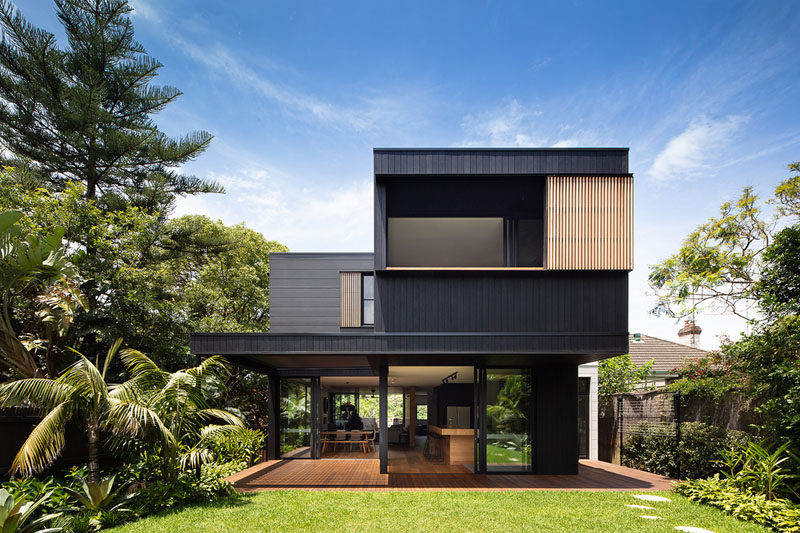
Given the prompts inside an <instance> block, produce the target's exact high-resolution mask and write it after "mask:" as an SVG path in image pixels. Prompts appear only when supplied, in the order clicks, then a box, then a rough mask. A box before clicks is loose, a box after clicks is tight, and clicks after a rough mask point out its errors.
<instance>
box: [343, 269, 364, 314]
mask: <svg viewBox="0 0 800 533" xmlns="http://www.w3.org/2000/svg"><path fill="white" fill-rule="evenodd" d="M339 326H340V327H343V328H358V327H361V272H339Z"/></svg>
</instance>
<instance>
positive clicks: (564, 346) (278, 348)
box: [190, 332, 628, 364]
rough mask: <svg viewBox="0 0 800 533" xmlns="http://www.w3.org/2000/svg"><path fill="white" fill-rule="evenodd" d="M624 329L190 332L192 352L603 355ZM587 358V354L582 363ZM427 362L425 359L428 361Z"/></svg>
mask: <svg viewBox="0 0 800 533" xmlns="http://www.w3.org/2000/svg"><path fill="white" fill-rule="evenodd" d="M627 346H628V334H627V333H626V332H622V333H613V332H609V333H602V332H589V333H583V332H565V333H548V332H538V333H527V334H526V333H508V334H499V333H496V334H488V333H487V334H480V333H478V334H466V333H451V334H446V333H439V334H403V333H394V334H392V333H385V334H384V333H373V334H369V335H357V334H342V333H339V334H309V333H306V334H297V335H292V334H277V333H192V336H191V339H190V348H191V351H192V353H193V354H195V355H275V354H289V355H292V354H295V355H300V354H331V355H339V354H364V355H376V354H488V353H500V354H534V355H535V354H542V355H550V354H605V355H609V354H611V355H619V354H622V353H625V352H626V350H627ZM590 360H593V359H588V360H587V361H583V362H588V361H590ZM428 364H430V363H428Z"/></svg>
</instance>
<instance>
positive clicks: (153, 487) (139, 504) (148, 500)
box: [134, 462, 246, 516]
mask: <svg viewBox="0 0 800 533" xmlns="http://www.w3.org/2000/svg"><path fill="white" fill-rule="evenodd" d="M245 466H246V465H245V464H244V463H235V462H231V463H224V464H217V463H206V464H204V465H203V466H202V473H201V475H200V479H197V476H196V475H195V473H194V472H182V473H181V474H179V475H178V477H177V479H175V480H174V481H171V482H167V483H165V482H164V481H162V480H161V479H155V480H153V481H148V482H146V483H144V484H143V485H142V487H141V488H140V489H139V491H138V495H137V497H136V499H135V500H134V506H135V508H134V510H135V512H136V513H137V514H138V515H139V516H144V515H148V514H151V513H154V512H156V511H160V510H163V509H169V508H171V507H174V506H176V505H181V504H186V503H196V502H208V501H211V500H214V499H217V498H219V497H224V496H230V495H232V494H234V493H235V492H236V491H235V490H234V488H233V485H232V484H231V483H228V482H227V481H225V480H224V478H226V477H228V476H230V475H231V474H235V473H236V472H239V471H241V470H242V469H244V468H245Z"/></svg>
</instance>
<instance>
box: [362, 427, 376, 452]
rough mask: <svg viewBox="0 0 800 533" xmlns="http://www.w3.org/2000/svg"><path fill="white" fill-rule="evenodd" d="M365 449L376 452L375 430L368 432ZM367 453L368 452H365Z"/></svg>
mask: <svg viewBox="0 0 800 533" xmlns="http://www.w3.org/2000/svg"><path fill="white" fill-rule="evenodd" d="M365 440H366V444H365V448H366V449H367V450H369V451H371V452H372V451H375V430H374V429H373V430H372V431H369V432H367V438H366V439H365ZM364 453H366V450H365V451H364Z"/></svg>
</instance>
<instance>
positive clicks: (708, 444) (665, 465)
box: [623, 422, 746, 479]
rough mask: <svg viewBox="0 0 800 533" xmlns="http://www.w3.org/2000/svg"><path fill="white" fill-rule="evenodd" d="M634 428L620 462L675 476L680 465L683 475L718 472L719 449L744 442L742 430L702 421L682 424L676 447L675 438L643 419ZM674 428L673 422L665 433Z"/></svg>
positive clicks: (700, 475)
mask: <svg viewBox="0 0 800 533" xmlns="http://www.w3.org/2000/svg"><path fill="white" fill-rule="evenodd" d="M658 428H659V429H660V428H661V427H660V426H658ZM635 431H636V433H635V434H633V435H630V436H629V437H628V438H627V439H626V440H625V444H624V453H623V465H625V466H629V467H631V468H638V469H640V470H646V471H647V472H653V473H654V474H660V475H662V476H670V477H678V471H679V467H680V476H681V477H683V478H686V479H694V478H705V477H709V476H711V475H713V474H715V473H717V472H719V471H720V468H721V466H720V464H719V462H718V461H720V460H721V459H723V456H722V454H721V452H720V450H721V449H729V448H732V447H738V446H740V445H742V444H743V443H744V442H746V436H745V434H744V433H742V432H740V431H727V430H725V429H723V428H719V427H716V426H711V425H709V424H704V423H702V422H684V423H683V424H681V440H680V443H679V444H678V449H677V450H676V449H675V438H674V437H673V436H672V435H670V434H667V435H665V434H664V432H663V430H661V431H659V430H657V429H656V426H653V425H650V424H647V423H642V424H640V425H638V426H637V427H636V428H635ZM673 432H674V426H672V427H671V428H670V429H669V431H668V433H673Z"/></svg>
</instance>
